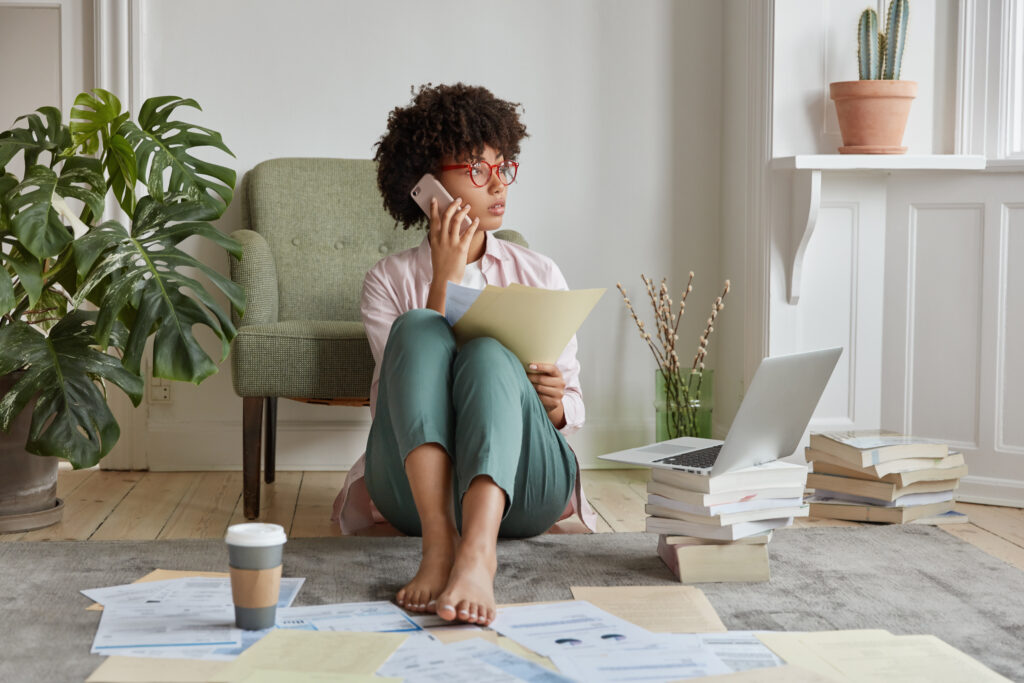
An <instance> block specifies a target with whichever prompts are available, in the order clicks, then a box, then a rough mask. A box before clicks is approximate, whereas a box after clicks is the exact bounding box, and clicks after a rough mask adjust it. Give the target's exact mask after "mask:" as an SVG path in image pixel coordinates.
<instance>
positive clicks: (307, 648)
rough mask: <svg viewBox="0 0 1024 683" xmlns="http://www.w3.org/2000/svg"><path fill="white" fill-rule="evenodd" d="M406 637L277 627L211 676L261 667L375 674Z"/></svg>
mask: <svg viewBox="0 0 1024 683" xmlns="http://www.w3.org/2000/svg"><path fill="white" fill-rule="evenodd" d="M407 637H408V636H407V635H405V634H400V633H354V632H345V631H326V632H318V631H291V630H287V629H276V630H273V631H271V632H270V633H268V634H267V635H266V636H265V637H264V638H263V639H262V640H260V641H259V642H258V643H256V644H255V645H253V646H252V647H250V648H249V649H248V650H246V651H245V652H243V653H242V654H241V655H239V656H238V658H237V659H236V660H235V661H233V662H231V663H230V664H228V665H227V666H225V667H224V668H223V669H221V670H220V671H219V672H217V675H216V676H215V677H214V678H211V679H210V680H211V681H214V682H216V683H236V682H238V681H242V680H244V678H245V677H246V676H248V675H250V674H251V673H252V672H253V671H258V670H260V669H271V670H275V669H278V670H285V671H295V672H307V673H339V674H340V673H346V674H367V675H372V674H374V673H375V672H376V671H377V669H379V668H380V666H381V665H382V664H383V663H384V662H385V661H387V659H388V657H390V656H391V655H392V653H394V652H395V650H397V649H398V647H399V646H400V645H401V644H402V643H403V642H405V640H406V638H407Z"/></svg>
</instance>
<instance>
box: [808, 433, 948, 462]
mask: <svg viewBox="0 0 1024 683" xmlns="http://www.w3.org/2000/svg"><path fill="white" fill-rule="evenodd" d="M810 447H811V448H813V449H815V450H818V451H822V452H824V453H830V454H832V455H834V456H836V457H837V458H841V459H842V460H844V461H845V462H849V463H850V464H852V465H855V466H857V467H869V466H872V465H880V464H882V463H885V462H889V461H892V460H903V459H906V458H944V457H946V456H947V455H948V454H949V447H948V446H947V445H946V444H945V443H943V442H940V441H935V440H934V439H923V438H920V437H914V436H907V435H904V434H897V433H895V432H888V431H881V430H866V431H864V430H862V431H853V432H826V433H822V434H811V443H810Z"/></svg>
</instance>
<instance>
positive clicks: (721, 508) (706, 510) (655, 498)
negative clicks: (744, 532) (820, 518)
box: [647, 490, 804, 517]
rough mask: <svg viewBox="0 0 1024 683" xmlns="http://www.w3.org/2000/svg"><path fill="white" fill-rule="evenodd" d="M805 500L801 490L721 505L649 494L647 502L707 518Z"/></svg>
mask: <svg viewBox="0 0 1024 683" xmlns="http://www.w3.org/2000/svg"><path fill="white" fill-rule="evenodd" d="M803 499H804V495H803V491H802V490H801V491H800V492H799V493H797V494H796V495H793V496H790V497H788V498H757V499H754V500H744V501H740V502H738V503H721V504H720V505H691V504H690V503H687V502H685V501H681V500H676V499H675V498H669V497H668V496H662V495H660V494H657V493H648V494H647V502H648V503H651V504H652V505H661V506H663V507H667V508H671V509H672V510H679V511H680V512H689V513H690V514H692V515H703V516H705V517H714V516H716V515H724V514H732V513H737V512H747V511H750V510H767V509H770V508H784V507H794V506H797V507H799V506H800V505H801V504H802V503H803Z"/></svg>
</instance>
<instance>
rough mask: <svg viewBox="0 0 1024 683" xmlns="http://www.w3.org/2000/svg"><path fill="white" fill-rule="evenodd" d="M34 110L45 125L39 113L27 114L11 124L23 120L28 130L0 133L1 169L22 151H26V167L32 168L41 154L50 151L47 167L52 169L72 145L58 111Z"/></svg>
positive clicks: (54, 109) (44, 108) (53, 108)
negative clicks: (60, 156) (59, 157)
mask: <svg viewBox="0 0 1024 683" xmlns="http://www.w3.org/2000/svg"><path fill="white" fill-rule="evenodd" d="M36 111H37V112H39V113H40V114H42V115H43V116H44V117H46V121H45V122H44V121H43V118H42V117H40V116H39V115H38V114H26V115H25V116H19V117H18V118H16V119H15V120H14V122H15V123H17V122H18V121H21V120H22V119H25V120H26V121H27V122H28V128H12V129H11V130H6V131H4V132H2V133H0V169H3V168H4V167H5V166H7V164H8V162H10V160H11V159H13V158H14V156H15V155H16V154H17V153H18V152H20V151H22V150H25V168H31V167H32V166H35V165H36V164H37V163H38V161H39V155H40V154H42V153H43V152H50V155H51V156H50V168H53V166H54V165H56V163H57V161H58V156H59V155H60V154H61V153H63V152H64V151H65V150H67V149H68V148H69V147H70V146H71V133H70V132H69V131H68V127H67V126H65V125H64V124H63V123H61V115H60V109H57V108H56V107H40V108H39V109H36Z"/></svg>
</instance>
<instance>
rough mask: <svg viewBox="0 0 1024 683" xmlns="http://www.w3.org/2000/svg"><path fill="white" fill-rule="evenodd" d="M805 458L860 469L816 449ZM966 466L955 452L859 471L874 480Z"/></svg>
mask: <svg viewBox="0 0 1024 683" xmlns="http://www.w3.org/2000/svg"><path fill="white" fill-rule="evenodd" d="M804 457H805V458H806V459H807V461H808V462H814V463H818V462H825V463H829V464H832V465H839V466H840V467H847V468H849V467H858V466H857V465H851V464H850V463H849V462H848V461H846V460H843V459H842V458H839V457H837V456H835V455H832V454H831V453H825V452H823V451H819V450H817V449H814V448H808V449H806V450H805V451H804ZM963 464H964V455H963V453H959V452H953V453H950V454H949V455H947V456H946V457H944V458H901V459H899V460H891V461H888V462H883V463H880V464H878V465H869V466H867V467H860V468H859V469H860V470H861V471H862V472H865V473H866V474H870V475H871V476H872V477H874V478H876V479H877V478H878V477H883V476H885V475H887V474H893V473H895V472H914V471H918V470H929V469H949V468H953V467H961V466H962V465H963Z"/></svg>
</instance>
